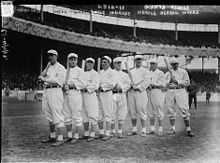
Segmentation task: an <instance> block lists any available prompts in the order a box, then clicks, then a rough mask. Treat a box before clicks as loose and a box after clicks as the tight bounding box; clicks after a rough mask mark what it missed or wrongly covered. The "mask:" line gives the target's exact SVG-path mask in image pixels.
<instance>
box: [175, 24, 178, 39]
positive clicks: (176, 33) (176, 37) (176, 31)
mask: <svg viewBox="0 0 220 163" xmlns="http://www.w3.org/2000/svg"><path fill="white" fill-rule="evenodd" d="M177 25H178V23H175V40H176V41H178V30H177Z"/></svg>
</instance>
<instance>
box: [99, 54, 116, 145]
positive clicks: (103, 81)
mask: <svg viewBox="0 0 220 163" xmlns="http://www.w3.org/2000/svg"><path fill="white" fill-rule="evenodd" d="M111 62H112V59H111V58H110V57H108V56H104V57H102V59H101V64H102V68H103V70H101V71H100V86H99V89H98V91H99V95H98V98H99V101H100V109H99V121H98V125H99V131H100V135H99V138H101V139H102V140H104V141H105V140H109V139H110V130H111V123H112V120H113V95H112V89H113V88H114V87H115V84H116V79H115V75H114V74H115V73H114V71H113V70H112V69H111V67H110V64H111ZM104 121H106V132H105V135H104V126H103V125H104Z"/></svg>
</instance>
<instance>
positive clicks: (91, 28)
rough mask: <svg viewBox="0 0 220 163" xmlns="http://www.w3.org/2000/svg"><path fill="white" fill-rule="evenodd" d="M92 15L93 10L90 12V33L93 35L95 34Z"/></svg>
mask: <svg viewBox="0 0 220 163" xmlns="http://www.w3.org/2000/svg"><path fill="white" fill-rule="evenodd" d="M92 13H93V10H92V9H91V10H90V22H89V32H90V33H92V32H93V27H92Z"/></svg>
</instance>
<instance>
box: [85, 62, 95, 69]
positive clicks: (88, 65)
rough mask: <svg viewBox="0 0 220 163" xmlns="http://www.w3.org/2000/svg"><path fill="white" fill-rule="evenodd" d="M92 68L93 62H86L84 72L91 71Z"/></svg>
mask: <svg viewBox="0 0 220 163" xmlns="http://www.w3.org/2000/svg"><path fill="white" fill-rule="evenodd" d="M93 67H94V62H91V61H87V62H86V70H87V71H90V70H92V69H93Z"/></svg>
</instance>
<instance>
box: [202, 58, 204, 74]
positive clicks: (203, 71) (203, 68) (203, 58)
mask: <svg viewBox="0 0 220 163" xmlns="http://www.w3.org/2000/svg"><path fill="white" fill-rule="evenodd" d="M203 72H204V57H202V73H203Z"/></svg>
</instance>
